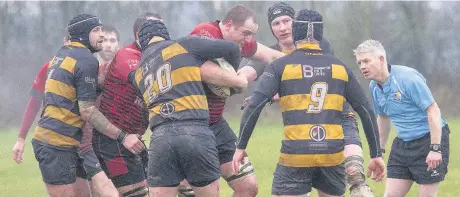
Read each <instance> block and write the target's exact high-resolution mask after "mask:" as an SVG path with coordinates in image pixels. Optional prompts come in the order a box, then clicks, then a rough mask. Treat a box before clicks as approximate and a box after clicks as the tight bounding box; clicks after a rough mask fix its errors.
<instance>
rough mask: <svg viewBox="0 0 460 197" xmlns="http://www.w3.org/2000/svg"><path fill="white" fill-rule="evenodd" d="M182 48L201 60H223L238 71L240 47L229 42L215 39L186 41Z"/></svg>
mask: <svg viewBox="0 0 460 197" xmlns="http://www.w3.org/2000/svg"><path fill="white" fill-rule="evenodd" d="M184 47H186V49H187V50H188V51H189V53H191V54H193V55H195V56H196V57H198V58H200V59H203V60H213V59H216V58H224V59H225V60H227V61H228V63H230V64H231V65H232V66H233V68H235V70H236V69H238V66H239V64H240V62H241V54H240V53H241V52H240V47H239V46H238V45H237V44H236V43H234V42H230V41H226V40H215V39H200V38H198V37H197V38H196V39H188V40H187V41H186V42H184Z"/></svg>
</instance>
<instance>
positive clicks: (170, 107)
mask: <svg viewBox="0 0 460 197" xmlns="http://www.w3.org/2000/svg"><path fill="white" fill-rule="evenodd" d="M174 110H175V106H174V104H172V103H170V102H166V103H162V104H161V106H160V114H161V115H164V116H169V115H171V114H172V113H173V112H174Z"/></svg>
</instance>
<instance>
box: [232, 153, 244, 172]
mask: <svg viewBox="0 0 460 197" xmlns="http://www.w3.org/2000/svg"><path fill="white" fill-rule="evenodd" d="M243 159H244V150H243V149H238V148H237V149H236V150H235V154H234V155H233V174H238V172H239V171H240V164H243V162H244V160H243Z"/></svg>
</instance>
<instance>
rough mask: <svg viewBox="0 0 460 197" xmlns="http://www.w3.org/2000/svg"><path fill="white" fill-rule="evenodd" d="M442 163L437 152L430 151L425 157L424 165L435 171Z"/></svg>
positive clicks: (440, 155) (440, 156)
mask: <svg viewBox="0 0 460 197" xmlns="http://www.w3.org/2000/svg"><path fill="white" fill-rule="evenodd" d="M441 162H442V154H441V153H439V152H434V151H430V152H429V153H428V156H426V164H428V167H429V168H431V169H436V168H437V167H438V166H439V164H441Z"/></svg>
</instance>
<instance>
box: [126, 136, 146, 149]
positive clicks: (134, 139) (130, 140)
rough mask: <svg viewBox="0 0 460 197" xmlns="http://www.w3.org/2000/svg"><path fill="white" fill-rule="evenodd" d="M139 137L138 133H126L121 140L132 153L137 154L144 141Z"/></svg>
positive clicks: (143, 147) (142, 147)
mask: <svg viewBox="0 0 460 197" xmlns="http://www.w3.org/2000/svg"><path fill="white" fill-rule="evenodd" d="M140 138H141V137H140V135H138V134H128V135H127V136H126V137H125V139H124V140H123V146H125V148H126V149H128V150H129V151H131V152H132V153H133V154H139V153H140V152H142V151H143V150H144V149H145V146H144V143H142V141H141V139H140Z"/></svg>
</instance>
